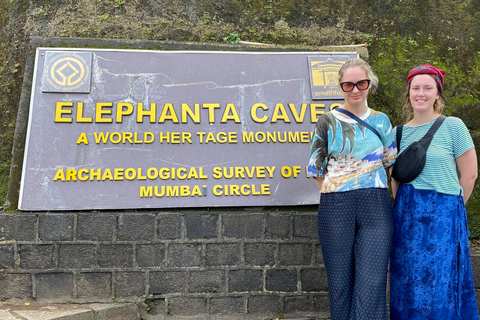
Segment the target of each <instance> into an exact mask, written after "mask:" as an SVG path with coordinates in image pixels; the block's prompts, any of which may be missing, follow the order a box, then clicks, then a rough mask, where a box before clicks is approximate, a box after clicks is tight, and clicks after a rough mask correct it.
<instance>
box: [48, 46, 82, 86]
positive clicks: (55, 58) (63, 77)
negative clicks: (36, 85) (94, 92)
mask: <svg viewBox="0 0 480 320" xmlns="http://www.w3.org/2000/svg"><path fill="white" fill-rule="evenodd" d="M90 64H91V54H90V53H82V52H79V53H74V52H55V51H50V52H47V55H46V59H45V67H44V79H43V80H44V81H43V87H42V91H45V92H83V93H88V92H89V91H90V70H91V68H90Z"/></svg>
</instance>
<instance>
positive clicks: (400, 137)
mask: <svg viewBox="0 0 480 320" xmlns="http://www.w3.org/2000/svg"><path fill="white" fill-rule="evenodd" d="M402 131H403V124H402V125H400V126H397V133H396V138H397V152H400V142H401V141H402Z"/></svg>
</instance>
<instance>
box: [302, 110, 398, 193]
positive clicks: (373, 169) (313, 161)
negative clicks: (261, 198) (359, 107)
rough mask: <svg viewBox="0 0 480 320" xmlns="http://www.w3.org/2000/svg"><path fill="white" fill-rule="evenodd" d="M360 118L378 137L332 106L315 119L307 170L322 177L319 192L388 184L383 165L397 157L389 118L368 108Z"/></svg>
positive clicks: (310, 173) (389, 164)
mask: <svg viewBox="0 0 480 320" xmlns="http://www.w3.org/2000/svg"><path fill="white" fill-rule="evenodd" d="M360 119H362V120H363V121H365V122H367V123H368V124H370V125H371V126H372V127H374V128H375V129H376V130H377V131H378V132H379V133H380V136H381V138H382V139H381V140H380V139H379V138H378V136H377V135H376V134H375V133H374V132H372V131H371V130H370V129H368V128H366V127H364V126H363V125H361V124H359V123H357V122H356V121H355V120H353V119H350V118H345V117H344V116H343V115H342V114H340V113H339V112H337V111H335V110H333V111H330V112H327V113H325V114H323V115H322V116H321V117H320V118H319V119H318V121H317V124H316V126H315V130H314V136H313V140H312V144H311V147H310V161H309V163H308V169H307V174H308V175H309V176H314V177H324V180H323V184H322V188H321V190H320V192H321V193H330V192H341V191H349V190H356V189H361V188H388V185H387V174H386V172H385V168H387V167H389V166H391V165H393V163H394V162H395V159H396V157H397V144H396V142H395V139H394V135H393V132H392V125H391V123H390V119H389V118H388V117H387V115H385V114H384V113H382V112H379V111H375V110H373V109H370V108H367V112H365V114H363V115H362V116H361V117H360Z"/></svg>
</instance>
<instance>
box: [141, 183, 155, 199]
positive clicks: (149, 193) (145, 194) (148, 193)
mask: <svg viewBox="0 0 480 320" xmlns="http://www.w3.org/2000/svg"><path fill="white" fill-rule="evenodd" d="M151 197H153V188H152V187H151V186H150V187H140V198H151Z"/></svg>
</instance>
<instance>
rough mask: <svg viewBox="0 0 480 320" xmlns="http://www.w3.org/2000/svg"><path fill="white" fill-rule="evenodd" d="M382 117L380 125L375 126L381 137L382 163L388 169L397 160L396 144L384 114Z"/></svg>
mask: <svg viewBox="0 0 480 320" xmlns="http://www.w3.org/2000/svg"><path fill="white" fill-rule="evenodd" d="M382 117H383V120H382V122H381V123H382V125H381V126H377V130H378V129H380V136H381V137H382V144H383V155H384V156H383V160H382V163H383V166H384V167H386V168H388V167H390V166H392V165H393V164H394V163H395V159H396V158H397V143H396V140H395V134H394V131H393V129H392V124H391V122H390V119H389V118H388V116H387V115H385V114H382Z"/></svg>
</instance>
